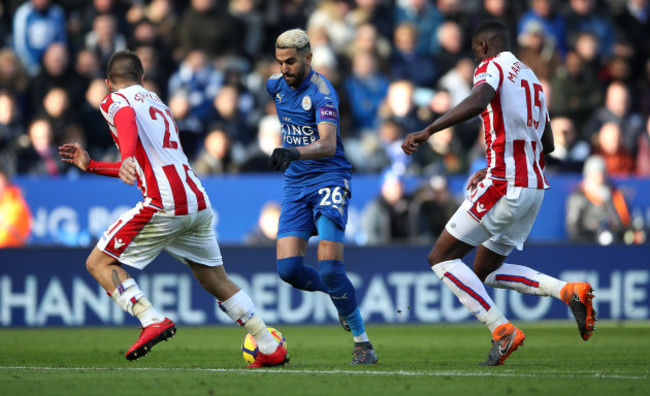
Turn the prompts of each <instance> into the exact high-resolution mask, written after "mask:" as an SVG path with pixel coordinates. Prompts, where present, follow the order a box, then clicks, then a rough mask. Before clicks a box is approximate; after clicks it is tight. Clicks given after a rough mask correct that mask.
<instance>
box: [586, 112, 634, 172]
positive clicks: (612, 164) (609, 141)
mask: <svg viewBox="0 0 650 396" xmlns="http://www.w3.org/2000/svg"><path fill="white" fill-rule="evenodd" d="M592 151H593V154H597V155H600V156H601V157H602V158H603V160H604V161H605V166H606V169H607V174H609V175H611V176H630V175H631V174H632V173H634V167H635V164H634V156H633V155H632V154H631V153H630V152H629V151H628V150H627V149H626V148H625V145H624V144H623V138H622V131H621V126H620V125H618V124H617V123H615V122H606V123H604V124H603V125H602V126H601V127H600V130H599V131H598V133H597V135H596V144H595V146H594V149H593V150H592Z"/></svg>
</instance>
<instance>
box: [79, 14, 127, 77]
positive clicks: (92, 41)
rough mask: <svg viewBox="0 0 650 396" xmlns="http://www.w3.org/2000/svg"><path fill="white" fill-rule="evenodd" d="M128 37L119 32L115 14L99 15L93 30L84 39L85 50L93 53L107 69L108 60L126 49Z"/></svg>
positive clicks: (94, 22)
mask: <svg viewBox="0 0 650 396" xmlns="http://www.w3.org/2000/svg"><path fill="white" fill-rule="evenodd" d="M126 47H127V42H126V37H125V36H124V35H123V34H122V33H121V32H120V31H119V30H117V20H116V17H115V16H114V15H113V14H98V15H97V16H95V18H94V19H93V30H91V31H90V32H88V33H87V34H86V36H85V38H84V48H87V49H89V50H91V51H93V52H94V53H95V54H96V55H97V57H98V58H99V61H100V63H101V65H102V69H106V66H107V65H108V59H109V58H110V57H111V55H112V54H113V53H115V52H117V51H121V50H123V49H126Z"/></svg>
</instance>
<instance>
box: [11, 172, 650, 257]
mask: <svg viewBox="0 0 650 396" xmlns="http://www.w3.org/2000/svg"><path fill="white" fill-rule="evenodd" d="M548 180H549V183H550V185H551V189H550V190H547V192H546V195H545V197H544V203H543V204H542V208H541V212H540V216H539V217H538V219H537V220H536V222H535V225H534V227H533V229H532V231H531V234H530V236H529V239H528V240H529V241H530V242H545V243H546V242H559V241H565V240H566V231H565V228H564V218H565V215H564V213H565V202H566V198H567V197H568V195H569V194H570V193H571V191H572V190H573V189H575V188H576V186H577V185H578V184H579V182H580V176H579V175H561V176H560V175H550V176H549V177H548ZM14 181H15V182H16V183H17V184H18V185H19V186H20V187H21V189H22V191H23V193H24V195H25V199H26V201H27V203H28V204H29V206H30V208H31V211H32V214H33V225H32V235H31V237H30V240H29V245H30V246H43V245H53V244H59V245H66V246H92V245H93V244H94V241H96V240H97V239H98V238H99V237H100V236H101V234H102V232H103V231H104V229H105V228H106V227H107V226H108V225H110V224H111V223H112V222H113V221H114V220H115V219H117V218H118V217H119V215H120V214H121V213H123V212H124V211H126V210H127V209H129V208H131V207H133V206H134V205H135V204H136V203H137V202H138V201H140V200H141V199H142V197H141V196H140V193H139V191H138V190H137V188H135V187H133V186H127V185H126V184H124V183H122V182H121V181H119V180H117V179H114V178H109V177H101V176H97V175H83V176H80V177H76V178H59V179H51V178H24V177H23V178H20V177H18V178H15V180H14ZM465 181H466V179H465V177H462V176H456V177H452V178H450V179H449V187H450V190H451V191H452V192H453V193H454V195H456V197H457V198H458V199H459V200H460V199H462V197H463V192H464V185H465ZM423 182H426V180H423V179H419V178H411V179H408V180H407V189H408V190H410V191H412V190H413V189H414V188H416V187H417V186H418V185H419V184H420V183H423ZM615 182H616V184H617V185H619V186H620V187H621V188H622V189H623V191H624V192H625V195H626V197H627V198H628V202H629V206H630V209H631V211H632V212H633V214H636V213H640V214H641V216H642V217H643V218H644V219H645V220H646V222H645V224H646V226H647V227H648V228H650V179H638V178H625V179H618V180H616V181H615ZM202 183H203V186H204V187H205V189H206V191H207V193H208V195H209V196H210V199H211V201H212V206H213V211H214V213H215V224H214V227H215V231H216V232H217V235H218V238H219V241H220V242H221V243H224V244H241V243H243V242H244V241H245V238H246V235H247V234H248V233H249V232H251V230H252V229H253V228H254V227H255V226H256V224H257V220H258V217H259V214H260V211H261V209H262V207H263V206H264V204H265V203H267V202H269V201H276V202H278V201H279V200H280V198H281V194H282V183H283V181H282V176H281V175H279V174H267V175H259V174H258V175H236V176H223V177H206V178H202ZM379 191H380V177H379V176H377V175H355V176H354V177H353V179H352V199H351V200H350V209H349V221H348V229H347V230H346V237H347V242H348V243H352V244H354V243H357V242H359V241H362V240H363V237H362V230H361V228H360V224H361V216H362V212H363V209H364V208H365V207H366V205H367V204H368V203H369V202H370V201H371V200H372V199H374V198H375V197H377V196H378V195H379ZM459 202H460V201H459Z"/></svg>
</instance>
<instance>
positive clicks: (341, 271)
mask: <svg viewBox="0 0 650 396" xmlns="http://www.w3.org/2000/svg"><path fill="white" fill-rule="evenodd" d="M318 266H319V270H320V271H319V272H320V277H321V279H322V280H323V283H325V284H326V285H328V286H330V285H332V284H334V283H336V282H337V280H338V279H339V278H340V277H341V276H345V267H344V265H343V263H342V262H340V261H336V260H325V261H319V263H318Z"/></svg>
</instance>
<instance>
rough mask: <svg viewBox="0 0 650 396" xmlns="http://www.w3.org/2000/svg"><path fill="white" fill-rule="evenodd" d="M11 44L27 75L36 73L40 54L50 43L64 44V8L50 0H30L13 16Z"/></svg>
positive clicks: (41, 55)
mask: <svg viewBox="0 0 650 396" xmlns="http://www.w3.org/2000/svg"><path fill="white" fill-rule="evenodd" d="M12 26H13V31H12V37H13V45H14V49H15V50H16V53H17V54H18V57H19V58H20V59H21V60H22V62H23V66H25V68H26V69H27V72H28V73H29V75H30V76H32V77H33V76H35V75H36V74H38V72H39V70H40V65H41V58H42V57H43V54H44V53H45V51H46V50H47V48H48V47H49V46H50V45H51V44H52V43H61V44H64V45H65V44H67V34H66V17H65V13H64V11H63V8H61V7H60V6H58V5H57V4H52V1H51V0H29V1H26V2H25V3H23V4H22V5H21V6H20V7H18V9H17V10H16V13H15V14H14V16H13V23H12Z"/></svg>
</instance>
